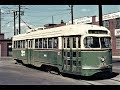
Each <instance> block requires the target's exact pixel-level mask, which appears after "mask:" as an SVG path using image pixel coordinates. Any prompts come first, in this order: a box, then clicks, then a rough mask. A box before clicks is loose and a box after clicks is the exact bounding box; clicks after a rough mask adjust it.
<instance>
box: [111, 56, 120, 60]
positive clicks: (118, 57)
mask: <svg viewBox="0 0 120 90" xmlns="http://www.w3.org/2000/svg"><path fill="white" fill-rule="evenodd" d="M112 59H113V60H120V56H112Z"/></svg>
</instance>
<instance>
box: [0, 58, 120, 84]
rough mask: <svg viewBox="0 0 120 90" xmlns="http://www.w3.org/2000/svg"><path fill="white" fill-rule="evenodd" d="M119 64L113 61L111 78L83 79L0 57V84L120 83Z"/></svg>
mask: <svg viewBox="0 0 120 90" xmlns="http://www.w3.org/2000/svg"><path fill="white" fill-rule="evenodd" d="M119 65H120V60H115V61H114V62H113V73H114V75H113V76H112V77H111V78H105V79H98V80H97V79H90V80H85V79H83V78H74V77H75V76H74V77H69V76H61V75H56V74H51V73H49V72H45V71H40V70H38V69H35V68H29V67H26V66H23V65H22V64H15V61H14V60H12V59H10V58H9V60H7V59H4V60H3V59H0V85H120V66H119Z"/></svg>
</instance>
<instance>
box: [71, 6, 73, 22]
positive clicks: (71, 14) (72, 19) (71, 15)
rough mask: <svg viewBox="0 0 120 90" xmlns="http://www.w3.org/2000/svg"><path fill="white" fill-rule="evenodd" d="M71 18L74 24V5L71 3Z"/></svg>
mask: <svg viewBox="0 0 120 90" xmlns="http://www.w3.org/2000/svg"><path fill="white" fill-rule="evenodd" d="M71 20H72V24H73V5H71Z"/></svg>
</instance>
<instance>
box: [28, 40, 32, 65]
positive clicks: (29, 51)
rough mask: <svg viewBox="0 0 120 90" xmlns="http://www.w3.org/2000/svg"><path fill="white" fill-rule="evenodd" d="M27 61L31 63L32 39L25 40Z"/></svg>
mask: <svg viewBox="0 0 120 90" xmlns="http://www.w3.org/2000/svg"><path fill="white" fill-rule="evenodd" d="M27 43H28V44H27V54H28V55H27V61H28V64H31V61H32V47H33V40H28V41H27Z"/></svg>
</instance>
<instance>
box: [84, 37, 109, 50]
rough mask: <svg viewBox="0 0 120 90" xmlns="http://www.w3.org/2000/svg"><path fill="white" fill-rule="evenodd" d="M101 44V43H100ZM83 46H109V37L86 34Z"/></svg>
mask: <svg viewBox="0 0 120 90" xmlns="http://www.w3.org/2000/svg"><path fill="white" fill-rule="evenodd" d="M100 44H101V45H100ZM84 46H85V48H100V46H101V48H110V47H111V41H110V37H93V36H88V37H85V39H84Z"/></svg>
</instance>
